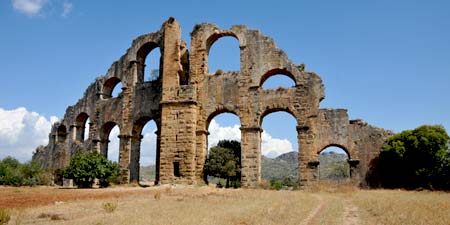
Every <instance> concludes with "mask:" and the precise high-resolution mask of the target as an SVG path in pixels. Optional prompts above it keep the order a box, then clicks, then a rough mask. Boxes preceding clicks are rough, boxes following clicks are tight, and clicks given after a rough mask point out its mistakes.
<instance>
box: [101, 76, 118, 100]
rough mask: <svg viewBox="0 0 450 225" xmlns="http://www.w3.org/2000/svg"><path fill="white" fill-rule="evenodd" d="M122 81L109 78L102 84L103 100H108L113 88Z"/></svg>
mask: <svg viewBox="0 0 450 225" xmlns="http://www.w3.org/2000/svg"><path fill="white" fill-rule="evenodd" d="M121 82H122V81H121V80H120V79H119V78H117V77H110V78H109V79H107V80H106V81H105V82H104V83H103V91H102V93H103V98H104V99H108V98H111V97H112V93H113V90H114V88H115V87H116V86H117V84H119V83H121Z"/></svg>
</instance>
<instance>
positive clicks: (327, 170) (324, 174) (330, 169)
mask: <svg viewBox="0 0 450 225" xmlns="http://www.w3.org/2000/svg"><path fill="white" fill-rule="evenodd" d="M347 160H348V157H347V155H346V154H340V153H337V152H322V153H321V154H320V155H319V161H320V164H319V177H320V179H321V180H335V181H338V180H344V179H348V178H349V177H350V165H349V164H348V162H347Z"/></svg>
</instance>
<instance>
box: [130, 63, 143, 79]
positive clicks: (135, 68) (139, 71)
mask: <svg viewBox="0 0 450 225" xmlns="http://www.w3.org/2000/svg"><path fill="white" fill-rule="evenodd" d="M130 66H131V68H130V70H131V74H133V83H143V82H144V80H145V78H144V68H145V64H144V62H139V61H131V62H130Z"/></svg>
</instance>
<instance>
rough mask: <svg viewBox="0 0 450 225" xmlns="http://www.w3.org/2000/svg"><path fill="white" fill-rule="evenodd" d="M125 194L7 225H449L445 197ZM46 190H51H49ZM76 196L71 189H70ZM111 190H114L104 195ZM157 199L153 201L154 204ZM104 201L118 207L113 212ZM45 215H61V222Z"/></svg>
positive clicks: (338, 191)
mask: <svg viewBox="0 0 450 225" xmlns="http://www.w3.org/2000/svg"><path fill="white" fill-rule="evenodd" d="M122 189H123V192H124V193H126V194H125V195H115V196H111V197H109V198H101V199H97V198H93V199H80V200H70V201H66V202H56V203H55V204H52V205H47V206H36V207H32V208H22V209H15V210H14V209H12V210H11V211H10V212H11V221H10V224H82V225H88V224H268V225H270V224H449V221H450V193H442V192H406V191H389V190H358V189H356V188H353V187H350V186H347V187H344V186H341V187H337V186H333V185H331V186H328V187H327V186H326V184H320V186H318V187H316V189H315V190H313V189H310V190H306V191H305V190H303V191H272V190H246V189H238V190H234V189H230V190H226V189H216V188H212V187H182V186H178V187H170V186H163V187H152V188H146V189H145V191H142V188H137V187H127V188H117V190H114V192H120V191H121V190H122ZM49 190H51V189H49ZM74 191H75V190H74ZM105 191H111V190H105ZM155 196H157V197H155ZM105 202H114V203H117V208H115V210H113V211H112V212H107V211H106V210H105V209H104V203H105ZM42 215H58V218H61V219H60V220H52V217H48V216H47V217H44V216H42Z"/></svg>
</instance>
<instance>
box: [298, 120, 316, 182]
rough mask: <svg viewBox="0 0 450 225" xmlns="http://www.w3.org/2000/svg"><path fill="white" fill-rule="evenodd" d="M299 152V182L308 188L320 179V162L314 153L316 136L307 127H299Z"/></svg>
mask: <svg viewBox="0 0 450 225" xmlns="http://www.w3.org/2000/svg"><path fill="white" fill-rule="evenodd" d="M297 138H298V143H299V148H301V150H299V152H298V177H299V179H298V181H299V185H300V186H308V185H311V184H312V183H314V182H316V181H317V180H318V179H319V168H318V166H319V161H317V159H316V158H315V157H314V156H313V155H312V154H313V153H314V135H313V133H312V131H311V129H310V127H309V126H307V125H302V126H297Z"/></svg>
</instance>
